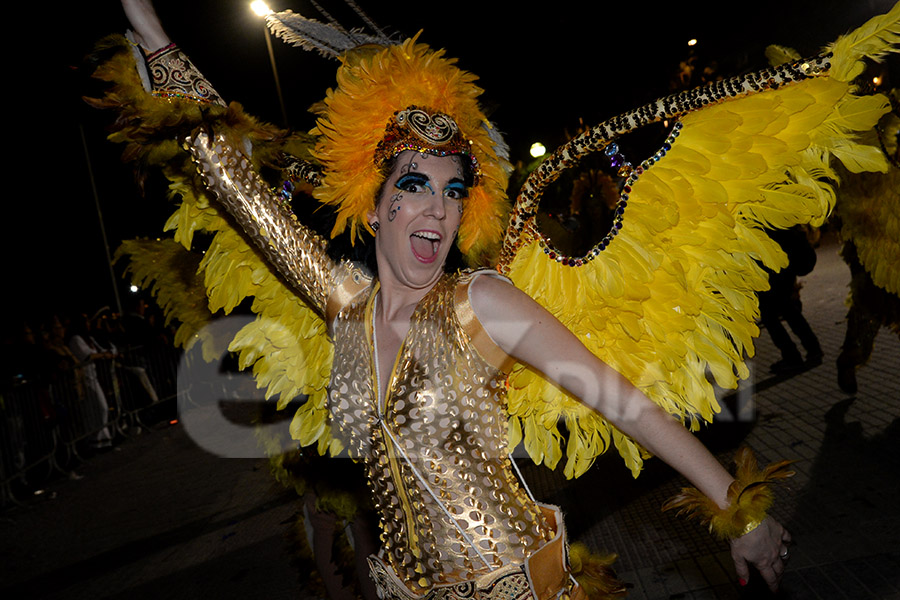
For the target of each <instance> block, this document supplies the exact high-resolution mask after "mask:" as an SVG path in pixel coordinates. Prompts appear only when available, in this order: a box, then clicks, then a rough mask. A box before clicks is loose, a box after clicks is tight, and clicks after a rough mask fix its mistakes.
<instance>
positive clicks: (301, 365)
mask: <svg viewBox="0 0 900 600" xmlns="http://www.w3.org/2000/svg"><path fill="white" fill-rule="evenodd" d="M99 51H100V52H102V53H103V54H105V55H106V56H104V57H103V62H102V64H101V65H100V67H99V68H98V69H97V71H96V72H95V77H97V78H99V79H103V80H105V81H107V82H109V83H110V84H111V85H110V87H109V88H108V89H107V90H106V92H105V94H104V96H103V97H102V98H99V99H88V101H89V102H90V103H91V104H93V105H94V106H97V107H100V108H113V109H115V110H117V111H118V113H119V119H118V120H117V122H116V125H115V126H114V132H113V133H112V134H111V135H110V139H111V140H113V141H115V142H119V143H123V144H125V148H126V149H125V153H124V158H125V159H126V160H129V161H135V162H137V163H139V165H140V166H141V167H147V166H154V167H159V168H161V169H162V172H163V173H164V175H165V176H166V178H167V179H168V181H169V191H170V196H171V197H172V198H173V199H175V200H176V201H178V202H179V206H178V208H177V210H176V211H175V212H174V213H173V214H172V216H171V217H170V218H169V220H168V222H167V223H166V226H165V229H166V230H167V231H172V232H173V238H172V239H171V240H167V241H163V242H149V241H131V242H126V243H125V244H123V246H122V248H121V249H120V251H119V255H120V256H122V255H127V256H128V257H129V258H130V267H129V269H130V270H131V272H132V275H133V277H134V280H135V282H136V283H138V284H140V285H142V286H145V287H146V286H151V287H152V290H153V293H154V295H155V296H156V297H157V299H158V300H159V302H160V305H161V306H162V308H163V309H164V310H165V311H166V314H167V318H168V319H175V320H177V321H179V323H180V326H179V329H178V339H177V341H178V342H179V343H180V344H183V345H185V346H189V345H191V344H192V343H194V341H196V340H197V339H200V340H202V342H203V353H204V358H206V359H213V358H217V357H220V356H221V354H222V352H224V351H225V350H226V348H224V347H220V346H216V345H215V344H214V343H213V342H214V340H212V339H210V338H209V336H207V335H206V333H205V331H204V326H205V324H206V323H207V322H209V321H210V320H211V319H212V317H213V315H221V314H225V315H227V314H229V313H231V312H232V311H233V310H234V309H235V308H237V307H238V306H239V305H241V304H242V303H243V302H244V301H245V300H246V299H248V298H252V305H251V307H250V309H251V311H252V312H253V313H254V314H255V315H256V319H255V320H254V321H252V322H251V323H250V324H248V325H247V326H245V327H243V328H242V329H241V330H240V331H239V332H238V333H237V335H236V336H235V338H234V339H233V340H230V341H229V342H228V344H227V350H230V351H232V352H237V353H238V355H239V359H240V365H241V367H242V368H250V367H252V370H253V374H254V376H255V378H256V380H257V385H258V386H259V387H260V388H265V389H266V398H267V399H269V398H272V397H277V398H278V400H279V407H283V406H284V405H286V404H287V403H288V402H289V401H290V400H291V399H292V398H294V397H296V396H297V395H299V394H307V395H309V400H308V401H307V402H306V403H304V404H303V405H302V406H301V407H300V409H298V411H297V413H296V415H295V417H294V420H293V422H292V424H291V432H292V434H293V436H294V437H295V438H296V439H298V440H299V441H300V442H301V443H302V444H304V445H309V444H313V443H317V444H318V448H319V451H320V452H322V453H324V452H325V451H327V450H328V449H330V448H331V446H332V445H335V447H334V448H331V449H333V450H335V451H337V450H339V447H338V446H336V444H337V443H336V442H332V440H331V436H330V428H329V427H327V409H326V399H325V387H326V385H327V383H328V374H329V370H330V366H331V359H332V347H331V342H330V340H329V339H328V336H327V334H326V328H325V323H324V321H323V319H322V318H321V317H320V316H319V315H318V314H317V313H316V312H315V311H314V310H312V309H311V308H310V307H309V306H308V305H307V304H306V303H305V302H304V301H303V300H302V299H300V298H299V297H298V296H297V295H296V294H295V293H293V292H292V291H291V290H289V289H288V288H287V287H286V286H285V285H284V284H283V283H282V281H281V280H280V279H279V278H278V277H277V276H276V275H274V274H273V272H272V271H271V270H270V269H269V267H268V266H267V265H266V264H265V263H264V262H263V260H262V259H261V258H260V257H259V255H258V254H257V253H256V251H255V250H253V249H252V248H251V246H250V245H249V244H248V243H247V241H246V240H245V239H244V237H243V236H242V235H241V234H240V233H239V232H238V230H237V229H235V228H234V227H233V226H232V224H231V222H230V221H229V220H228V219H226V218H225V217H224V216H223V215H222V214H220V212H219V211H218V210H217V209H216V208H215V205H214V204H213V203H211V202H210V199H209V197H208V196H207V195H206V193H205V191H204V190H203V187H202V184H200V182H199V179H198V178H197V176H196V175H195V173H194V168H193V165H192V164H191V162H190V159H189V157H188V154H187V153H186V152H184V151H183V150H182V149H181V148H180V147H179V146H178V144H177V143H175V141H174V140H175V139H178V138H183V137H184V136H185V135H186V134H188V133H190V132H191V131H193V130H194V129H195V128H196V127H198V126H201V125H202V126H207V127H216V128H218V129H220V130H222V129H227V130H228V131H229V133H231V134H233V135H235V136H237V137H239V138H246V139H248V140H249V141H250V142H251V143H252V146H253V157H252V158H253V161H254V163H255V164H256V165H257V167H260V166H267V167H270V168H274V167H277V160H276V159H277V157H278V156H279V155H280V153H282V152H288V153H291V154H293V155H295V156H301V157H302V156H308V151H309V148H310V147H311V142H310V139H309V138H308V136H303V135H297V134H293V135H291V136H288V135H287V134H286V133H285V132H283V131H280V130H278V129H277V128H275V127H272V126H270V125H265V124H262V123H259V122H258V121H256V120H255V119H253V118H252V117H249V116H248V115H246V114H245V113H244V112H243V110H242V109H241V107H240V106H239V105H237V104H232V105H230V106H229V107H227V108H226V107H218V106H206V107H203V109H202V110H201V108H200V107H199V106H198V105H196V104H194V103H192V102H189V101H180V100H166V101H161V100H159V99H155V98H153V97H151V96H150V94H148V93H147V92H146V91H145V90H144V88H143V86H142V84H141V81H140V78H139V76H138V71H137V69H136V65H135V62H134V59H133V56H132V54H131V51H130V48H129V46H128V43H127V42H126V41H125V40H124V38H121V36H113V37H111V38H108V39H107V40H104V41H103V42H102V43H101V45H100V47H99ZM198 232H199V233H204V234H208V235H210V236H212V238H211V242H209V246H208V248H204V247H198V245H199V244H200V242H198V241H196V240H195V234H196V233H198ZM204 239H206V238H204ZM201 252H202V255H203V257H202V259H199V258H197V257H198V256H199V255H200V253H201Z"/></svg>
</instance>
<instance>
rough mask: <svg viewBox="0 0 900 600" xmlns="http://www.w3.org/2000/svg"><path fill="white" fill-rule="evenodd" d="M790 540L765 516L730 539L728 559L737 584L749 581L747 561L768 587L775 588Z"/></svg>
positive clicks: (781, 528) (785, 560)
mask: <svg viewBox="0 0 900 600" xmlns="http://www.w3.org/2000/svg"><path fill="white" fill-rule="evenodd" d="M790 542H791V534H789V533H788V532H787V530H786V529H785V528H784V527H782V526H781V524H780V523H778V521H776V520H775V519H772V518H766V519H765V520H764V521H763V522H762V523H760V524H759V527H757V528H756V529H754V530H753V531H751V532H750V533H748V534H745V535H742V536H741V537H739V538H736V539H733V540H731V558H732V559H734V568H735V570H736V571H737V575H738V577H739V578H740V583H741V585H746V583H747V582H748V581H749V580H750V568H749V566H748V563H749V564H751V565H753V566H754V567H756V570H757V571H759V574H760V575H762V578H763V579H764V580H765V581H766V584H767V585H768V586H769V589H770V590H772V591H773V592H775V591H776V590H778V582H779V581H781V575H782V574H783V573H784V564H785V563H786V562H787V559H788V544H790Z"/></svg>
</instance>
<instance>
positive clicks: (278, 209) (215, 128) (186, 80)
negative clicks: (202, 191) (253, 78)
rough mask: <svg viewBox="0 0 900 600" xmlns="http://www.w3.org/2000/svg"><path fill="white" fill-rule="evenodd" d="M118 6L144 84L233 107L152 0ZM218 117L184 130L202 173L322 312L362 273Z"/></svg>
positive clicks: (360, 282) (348, 292) (170, 97)
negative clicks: (285, 196) (273, 185)
mask: <svg viewBox="0 0 900 600" xmlns="http://www.w3.org/2000/svg"><path fill="white" fill-rule="evenodd" d="M122 7H123V8H124V10H125V13H126V15H127V16H128V19H129V21H130V22H131V26H132V27H133V28H134V32H133V33H134V41H135V42H136V43H138V44H139V45H140V46H141V49H142V50H143V51H144V55H145V58H146V62H147V65H146V66H147V70H148V73H147V79H148V80H149V81H150V85H151V90H149V91H150V92H151V93H152V94H153V95H154V96H156V97H157V98H158V99H159V101H160V102H169V101H171V102H182V103H184V102H185V101H187V102H195V103H197V104H198V105H200V106H207V107H209V106H213V107H215V110H216V111H222V110H228V111H231V110H232V108H230V107H229V108H226V103H225V102H224V101H223V100H222V99H221V98H220V96H219V95H218V93H217V92H216V91H215V89H214V88H213V87H212V85H211V84H210V83H209V82H208V81H207V80H206V79H205V78H204V77H203V75H202V74H201V73H200V71H199V70H198V69H197V68H196V67H194V65H193V64H192V63H191V62H190V60H189V59H188V57H187V56H186V55H185V54H184V52H182V51H181V50H180V49H179V48H178V47H177V46H175V45H174V44H173V43H172V41H171V39H170V38H169V36H168V35H167V34H166V32H165V30H164V29H163V27H162V24H161V23H160V20H159V18H158V17H157V15H156V12H155V10H154V9H153V5H152V4H151V2H149V0H122ZM142 66H143V65H140V64H139V65H138V67H139V68H142ZM222 121H228V119H224V120H223V119H214V118H208V117H204V118H203V119H202V122H203V125H202V126H200V127H198V128H197V129H195V130H194V131H190V132H187V131H185V132H184V133H182V134H181V135H184V136H186V139H185V140H184V141H185V146H186V147H187V149H188V150H189V151H190V152H191V155H192V157H193V159H194V162H195V164H196V166H197V170H198V172H199V174H200V175H201V176H202V178H203V180H204V182H205V184H206V186H207V188H208V189H209V190H210V191H211V192H213V193H214V194H215V196H216V198H217V199H218V200H219V202H220V204H221V205H223V206H224V207H225V209H226V210H227V211H228V212H229V213H230V214H231V215H232V216H233V217H234V219H235V221H237V223H238V224H239V225H240V227H241V228H242V229H243V230H244V233H245V234H246V235H247V237H248V238H249V239H250V240H251V241H252V243H253V244H254V245H255V246H256V247H257V249H258V250H259V251H260V252H261V253H262V254H263V255H264V256H265V258H266V260H267V262H268V263H269V264H270V265H272V266H273V267H274V269H275V270H277V271H278V273H279V274H280V275H281V276H282V277H284V278H285V280H286V281H287V282H288V283H289V284H291V286H292V287H293V288H294V289H295V290H296V291H297V292H299V293H301V294H302V295H303V296H304V297H306V299H307V300H309V301H310V303H311V304H312V305H313V306H314V307H316V308H317V309H318V310H319V312H320V313H321V314H322V315H324V316H326V318H327V317H328V316H329V311H330V310H331V309H332V307H331V306H330V304H329V302H330V301H331V303H332V304H333V303H334V302H335V301H337V302H340V301H344V300H346V297H347V296H352V295H353V293H354V291H355V290H358V289H361V288H362V287H364V285H365V284H366V283H367V279H366V278H365V277H362V276H361V274H360V273H359V272H357V271H356V270H355V269H353V268H352V267H351V266H350V265H349V264H345V263H335V262H334V261H333V260H331V258H329V256H328V252H327V246H328V242H327V240H326V239H324V238H323V237H321V236H319V235H317V234H316V233H314V232H313V231H311V230H310V229H308V228H307V227H305V226H303V225H302V224H301V223H300V222H299V221H298V220H297V218H296V216H295V215H294V214H293V212H292V211H291V209H290V207H289V206H288V205H287V204H286V203H285V202H283V201H282V200H281V199H280V198H278V197H276V196H275V195H274V194H273V193H272V192H271V190H270V188H269V186H268V184H266V182H265V181H263V180H262V178H261V177H259V175H258V174H257V173H256V171H255V170H254V168H253V164H252V162H251V160H250V159H249V156H250V152H251V151H252V148H251V145H250V144H249V143H248V142H247V140H246V139H242V138H237V137H236V136H234V135H232V134H230V133H229V131H228V129H227V127H226V126H224V125H222V124H221V122H222Z"/></svg>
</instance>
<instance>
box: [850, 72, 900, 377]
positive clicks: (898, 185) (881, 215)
mask: <svg viewBox="0 0 900 600" xmlns="http://www.w3.org/2000/svg"><path fill="white" fill-rule="evenodd" d="M891 106H892V110H891V112H890V113H888V114H886V115H885V116H884V117H882V119H881V121H880V122H879V124H878V127H877V130H876V134H877V136H878V141H879V145H880V147H881V149H882V151H883V152H884V154H885V156H886V157H887V159H888V161H889V167H888V170H887V172H886V173H859V174H845V175H842V184H841V188H840V190H839V195H838V198H839V199H838V203H837V206H836V207H835V216H836V217H837V218H838V222H839V223H840V234H841V239H842V240H843V242H844V246H843V248H842V249H841V255H842V256H843V257H844V260H845V261H846V262H847V264H848V265H849V266H850V275H851V281H850V295H849V297H848V298H847V304H848V305H849V311H848V313H847V333H846V336H845V338H844V344H843V346H842V347H841V353H840V355H839V356H838V359H837V367H838V384H839V385H840V387H841V389H842V390H844V391H845V392H848V393H855V392H856V390H857V382H856V369H857V368H858V367H860V366H861V365H863V364H865V363H866V361H867V360H868V359H869V356H870V355H871V353H872V347H873V345H874V343H875V337H876V335H877V334H878V330H879V329H881V328H882V327H887V328H889V329H890V330H891V331H892V332H893V333H896V334H898V335H900V90H898V89H894V90H893V91H892V92H891Z"/></svg>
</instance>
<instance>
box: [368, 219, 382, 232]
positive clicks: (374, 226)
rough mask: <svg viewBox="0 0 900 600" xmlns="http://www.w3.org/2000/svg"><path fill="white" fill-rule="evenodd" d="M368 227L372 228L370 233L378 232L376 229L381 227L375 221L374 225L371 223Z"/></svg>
mask: <svg viewBox="0 0 900 600" xmlns="http://www.w3.org/2000/svg"><path fill="white" fill-rule="evenodd" d="M370 227H371V228H372V231H378V228H379V227H381V223H379V222H378V221H375V222H374V223H372V224H371V225H370Z"/></svg>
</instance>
